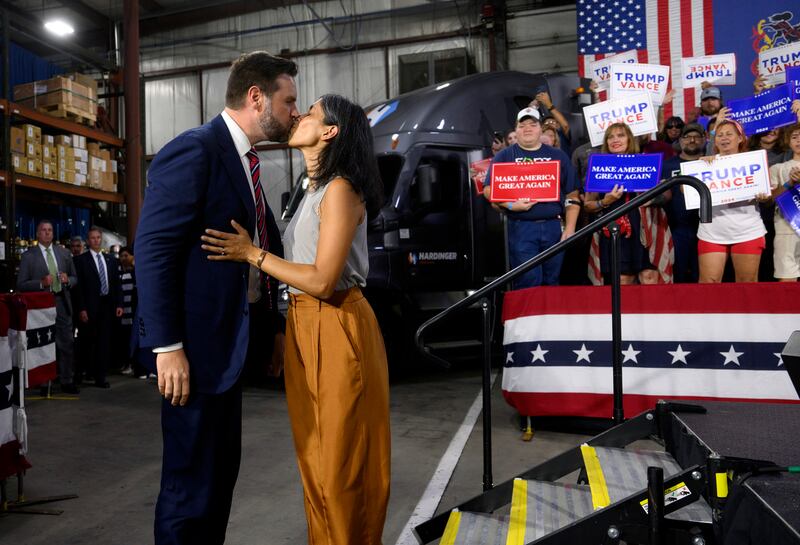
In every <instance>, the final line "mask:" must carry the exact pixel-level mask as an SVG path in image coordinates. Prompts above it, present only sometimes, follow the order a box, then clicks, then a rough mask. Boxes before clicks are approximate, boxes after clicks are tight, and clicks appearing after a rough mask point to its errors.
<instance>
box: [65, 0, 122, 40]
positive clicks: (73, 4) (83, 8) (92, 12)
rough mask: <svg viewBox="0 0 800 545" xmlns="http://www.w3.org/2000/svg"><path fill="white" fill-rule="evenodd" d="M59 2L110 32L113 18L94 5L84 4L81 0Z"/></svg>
mask: <svg viewBox="0 0 800 545" xmlns="http://www.w3.org/2000/svg"><path fill="white" fill-rule="evenodd" d="M58 3H59V4H61V5H62V6H64V7H65V8H67V9H68V10H70V11H72V12H74V13H75V14H76V15H78V16H79V17H82V18H84V19H86V20H87V21H90V22H91V23H92V24H93V25H95V26H96V27H99V28H103V29H105V31H106V33H108V28H109V26H110V25H111V19H109V18H108V16H107V15H105V14H104V13H100V12H99V11H97V10H96V9H94V8H93V7H91V6H89V5H87V4H84V3H83V2H81V1H80V0H58Z"/></svg>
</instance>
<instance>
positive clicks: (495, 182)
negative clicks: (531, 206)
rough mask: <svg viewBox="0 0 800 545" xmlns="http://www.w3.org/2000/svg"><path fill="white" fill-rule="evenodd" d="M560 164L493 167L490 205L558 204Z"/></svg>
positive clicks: (552, 162)
mask: <svg viewBox="0 0 800 545" xmlns="http://www.w3.org/2000/svg"><path fill="white" fill-rule="evenodd" d="M560 180H561V163H560V162H559V161H540V162H537V163H495V164H494V166H492V192H491V195H490V198H489V200H490V201H492V202H509V201H520V200H529V201H537V202H557V201H560V200H561V187H560V184H559V181H560Z"/></svg>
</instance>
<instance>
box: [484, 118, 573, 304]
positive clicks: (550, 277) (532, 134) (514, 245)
mask: <svg viewBox="0 0 800 545" xmlns="http://www.w3.org/2000/svg"><path fill="white" fill-rule="evenodd" d="M516 133H517V143H516V144H514V145H513V146H510V147H507V148H505V149H503V150H501V151H500V152H499V153H498V154H497V155H495V156H494V158H493V159H492V164H491V165H489V170H488V171H487V172H486V179H485V180H484V182H483V187H484V196H485V197H486V198H487V199H490V198H491V182H492V173H493V167H494V165H495V164H497V163H517V164H525V163H538V162H542V161H558V163H559V165H558V166H559V176H560V178H559V182H560V184H559V185H560V198H559V200H558V201H556V202H536V201H531V200H517V201H513V202H503V203H496V202H495V203H493V204H492V207H493V208H494V209H495V210H498V211H499V212H502V213H504V214H506V217H507V218H508V258H509V265H510V266H511V268H514V267H517V266H519V265H521V264H522V263H524V262H526V261H528V260H529V259H531V258H532V257H534V256H536V255H538V254H540V253H541V252H543V251H544V250H546V249H548V248H550V247H551V246H553V245H554V244H556V243H557V242H559V241H560V240H562V239H565V238H567V237H569V236H572V235H573V234H574V233H575V223H576V221H577V219H578V212H579V211H580V210H579V208H578V203H579V201H578V191H577V186H576V185H575V175H574V171H573V168H572V163H570V161H569V158H568V157H567V155H566V154H565V153H564V152H563V151H561V150H559V149H556V148H553V147H551V146H546V145H544V144H542V142H541V137H542V125H541V121H540V115H539V111H538V110H536V109H535V108H524V109H522V110H520V111H519V113H518V114H517V126H516ZM562 218H564V219H565V225H564V228H563V232H562V227H561V220H562ZM563 255H564V254H563V253H562V254H558V255H556V256H555V257H553V258H551V259H549V260H547V261H546V262H545V263H544V264H543V265H542V266H541V267H536V268H534V269H532V270H530V271H528V272H526V273H525V274H524V275H522V276H520V277H519V278H517V279H516V280H515V281H514V289H521V288H529V287H533V286H540V285H546V286H555V285H558V277H559V274H560V272H561V263H562V261H563V259H564V257H563Z"/></svg>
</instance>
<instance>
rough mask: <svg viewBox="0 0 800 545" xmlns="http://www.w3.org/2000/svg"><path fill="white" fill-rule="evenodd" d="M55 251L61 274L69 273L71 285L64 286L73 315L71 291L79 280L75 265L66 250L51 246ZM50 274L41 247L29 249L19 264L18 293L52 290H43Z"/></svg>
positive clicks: (66, 298) (67, 302)
mask: <svg viewBox="0 0 800 545" xmlns="http://www.w3.org/2000/svg"><path fill="white" fill-rule="evenodd" d="M51 249H52V251H53V258H54V259H55V262H56V268H57V269H58V271H59V272H64V273H67V276H68V277H69V284H67V285H66V286H63V288H64V301H65V303H66V305H65V306H66V309H67V311H68V312H69V315H70V316H71V315H72V301H71V298H70V290H74V289H75V288H76V286H77V284H78V278H77V276H76V273H75V265H74V263H73V261H72V254H71V253H70V252H69V250H67V249H66V248H61V247H59V246H56V245H55V244H53V245H52V246H51ZM48 274H50V270H49V269H48V268H47V261H45V259H44V255H42V249H41V248H40V247H39V246H34V247H33V248H29V249H28V250H27V251H26V252H25V253H24V254H22V259H21V260H20V263H19V273H17V290H18V291H49V290H50V288H42V284H41V282H42V278H43V277H45V276H47V275H48Z"/></svg>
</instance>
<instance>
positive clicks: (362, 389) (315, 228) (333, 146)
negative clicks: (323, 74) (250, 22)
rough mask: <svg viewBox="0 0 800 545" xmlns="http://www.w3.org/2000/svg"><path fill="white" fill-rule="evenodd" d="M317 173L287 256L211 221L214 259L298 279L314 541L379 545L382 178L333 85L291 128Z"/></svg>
mask: <svg viewBox="0 0 800 545" xmlns="http://www.w3.org/2000/svg"><path fill="white" fill-rule="evenodd" d="M289 145H290V146H292V147H294V148H297V149H300V150H301V151H302V153H303V156H304V158H305V162H306V170H307V172H308V175H309V179H310V180H311V183H310V184H309V188H308V190H307V191H306V195H305V196H304V197H303V201H302V202H301V203H300V206H299V208H298V210H297V212H296V213H295V215H294V217H293V218H292V221H291V223H290V224H289V227H288V228H287V230H286V233H285V235H284V247H285V252H286V259H285V260H283V259H280V258H278V257H276V256H274V255H272V254H269V253H267V252H265V251H263V250H261V249H260V248H257V247H256V246H254V245H253V244H252V238H251V236H250V234H249V233H248V232H247V231H246V230H245V229H244V228H242V227H241V226H239V225H238V224H236V222H232V225H233V227H234V229H235V230H236V233H223V232H220V231H214V230H210V229H209V230H207V231H206V233H207V235H206V236H204V237H203V241H204V242H205V244H204V246H203V247H204V248H205V249H206V250H208V251H209V252H211V254H212V255H210V256H209V259H212V260H236V261H247V262H249V263H250V264H251V265H253V266H255V267H257V268H259V269H261V271H263V272H264V273H266V274H267V275H270V276H274V277H275V278H277V279H279V280H281V281H283V282H285V283H286V284H288V285H289V286H290V305H289V316H288V320H287V326H286V357H285V367H286V369H285V372H286V398H287V402H288V404H289V417H290V419H291V423H292V434H293V435H294V443H295V449H296V451H297V461H298V465H299V466H300V474H301V476H302V479H303V489H304V492H305V508H306V518H307V520H308V540H309V543H310V544H311V545H356V544H357V545H379V544H380V543H381V534H382V533H383V524H384V521H385V518H386V507H387V505H388V501H389V463H390V454H391V453H390V434H389V384H388V372H387V365H386V352H385V349H384V345H383V337H382V336H381V332H380V329H379V327H378V323H377V320H376V319H375V315H374V313H373V312H372V308H371V307H370V306H369V303H367V301H366V299H364V296H363V295H362V294H361V290H360V287H361V286H364V285H365V284H366V278H367V272H368V268H369V259H368V256H367V238H366V228H367V211H368V210H374V209H375V208H377V206H379V205H380V199H381V192H382V191H381V182H380V177H379V175H378V169H377V165H376V163H375V158H374V155H373V150H372V135H371V132H370V128H369V123H368V121H367V117H366V115H365V114H364V111H363V110H362V109H361V108H360V107H359V106H357V105H355V104H353V103H351V102H349V101H348V100H346V99H344V98H342V97H340V96H337V95H325V96H323V97H322V98H321V99H319V100H318V101H317V102H315V103H314V105H313V106H312V107H311V109H310V110H309V112H308V113H307V114H305V115H304V116H302V117H301V118H300V119H299V121H298V122H297V124H296V125H295V127H294V128H293V130H292V133H291V135H290V137H289Z"/></svg>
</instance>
